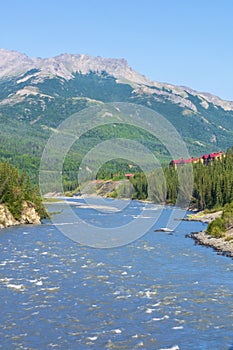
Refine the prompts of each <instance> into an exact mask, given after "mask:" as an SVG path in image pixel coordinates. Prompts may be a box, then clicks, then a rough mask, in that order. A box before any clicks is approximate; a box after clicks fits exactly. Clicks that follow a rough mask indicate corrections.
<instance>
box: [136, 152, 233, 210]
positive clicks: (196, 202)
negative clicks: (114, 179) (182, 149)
mask: <svg viewBox="0 0 233 350" xmlns="http://www.w3.org/2000/svg"><path fill="white" fill-rule="evenodd" d="M185 166H187V165H183V166H181V167H185ZM179 171H182V169H181V168H180V169H179ZM232 174H233V148H232V149H228V150H227V151H226V154H225V157H224V158H223V159H222V160H215V161H213V162H211V163H209V164H208V165H203V164H202V163H201V162H199V163H197V164H193V192H192V198H190V203H191V207H193V208H196V209H198V210H205V209H212V208H216V209H217V208H219V207H223V206H224V205H225V204H227V203H231V202H232V201H233V175H232ZM148 177H149V178H150V177H153V178H154V181H155V183H156V186H155V187H154V188H153V187H152V188H150V191H148V182H147V178H148ZM130 181H131V182H132V184H133V186H134V195H133V197H134V198H135V199H146V198H148V197H149V198H148V199H151V200H153V201H155V202H158V203H166V204H175V203H176V200H177V194H178V190H179V186H180V185H179V181H178V173H177V170H175V169H174V168H172V167H169V166H164V167H163V174H162V172H161V170H160V171H158V170H155V171H153V172H152V173H151V174H149V175H148V176H147V177H146V176H145V174H143V173H137V174H135V176H134V177H133V178H131V180H130ZM165 186H166V188H165ZM184 195H185V193H184Z"/></svg>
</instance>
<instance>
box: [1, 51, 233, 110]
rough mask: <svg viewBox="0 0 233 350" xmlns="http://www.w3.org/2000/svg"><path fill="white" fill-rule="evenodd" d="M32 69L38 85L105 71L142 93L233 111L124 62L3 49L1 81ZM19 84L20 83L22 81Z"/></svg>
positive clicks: (217, 99)
mask: <svg viewBox="0 0 233 350" xmlns="http://www.w3.org/2000/svg"><path fill="white" fill-rule="evenodd" d="M33 69H38V70H39V71H40V72H38V73H37V74H36V76H35V82H41V81H42V80H43V79H45V78H53V77H60V78H64V79H65V80H69V79H73V78H74V74H75V73H77V72H79V73H82V74H88V73H89V72H90V71H95V72H99V73H101V72H102V71H105V72H107V73H108V74H110V75H112V76H113V77H115V78H116V79H117V81H118V82H120V83H130V84H131V85H132V86H133V87H134V88H135V89H136V91H140V90H142V91H143V92H144V91H146V92H147V93H148V92H149V93H151V94H152V93H153V92H154V91H151V88H152V90H153V88H157V89H159V90H162V89H166V90H170V91H171V93H172V94H175V95H177V96H179V97H180V98H181V99H185V98H186V97H187V93H190V94H192V95H194V96H198V97H200V98H203V99H204V100H206V101H207V103H208V102H211V103H214V104H216V105H218V106H220V107H222V108H223V109H225V110H233V101H228V100H224V99H222V98H220V97H218V96H216V95H214V94H211V93H208V92H199V91H197V90H194V89H192V88H190V87H187V86H182V85H180V86H179V85H173V84H170V83H163V82H157V81H152V80H150V79H149V78H147V77H145V76H144V75H142V74H140V73H138V72H136V71H135V70H133V69H132V68H131V67H130V66H129V65H128V63H127V61H126V60H125V59H120V58H119V59H118V58H103V57H100V56H97V57H94V56H90V55H85V54H67V53H63V54H59V55H57V56H55V57H49V58H40V57H37V58H34V57H32V58H31V57H29V56H27V55H26V54H23V53H20V52H18V51H13V50H12V51H10V50H5V49H3V48H0V79H7V78H10V77H17V76H19V77H20V75H22V74H25V73H26V72H27V71H30V70H33ZM19 82H21V80H20V79H19ZM135 84H136V85H135ZM206 107H207V104H206ZM194 110H195V108H194Z"/></svg>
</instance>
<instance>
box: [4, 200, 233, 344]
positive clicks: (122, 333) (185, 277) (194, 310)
mask: <svg viewBox="0 0 233 350" xmlns="http://www.w3.org/2000/svg"><path fill="white" fill-rule="evenodd" d="M72 201H73V202H74V199H72ZM76 201H77V203H78V202H80V201H81V200H78V199H77V200H76ZM114 203H117V202H115V201H111V205H113V206H114ZM56 208H57V204H52V205H51V206H50V210H51V211H56ZM153 208H154V206H153V205H152V204H143V203H140V202H136V201H135V202H131V203H130V204H129V206H128V208H126V213H127V215H126V214H125V210H123V211H122V213H121V212H118V214H117V215H114V214H113V213H111V214H108V213H107V214H106V213H103V212H100V211H98V210H95V209H93V208H88V206H83V207H80V208H79V207H77V206H75V205H74V208H73V210H74V212H75V211H78V212H79V215H81V216H82V218H84V219H86V220H92V221H94V220H96V222H99V224H100V223H101V221H102V220H103V222H104V220H106V218H108V222H111V225H113V226H114V223H115V224H116V222H115V221H117V223H118V224H119V222H121V220H122V222H123V221H124V220H126V219H125V218H127V220H128V219H129V218H130V217H131V218H134V217H137V215H138V213H139V211H141V210H142V209H144V210H146V211H147V216H148V217H149V216H150V215H152V211H153ZM171 211H172V208H169V207H167V208H164V210H163V211H162V214H161V216H160V218H159V220H158V221H157V222H156V223H155V225H154V226H153V227H152V228H151V229H150V230H149V231H148V232H147V233H146V234H145V235H143V236H142V237H141V238H139V239H137V240H135V241H133V242H131V243H129V244H127V245H124V246H121V247H115V248H111V249H95V248H91V247H88V246H85V245H81V244H79V243H77V242H74V241H72V240H70V239H69V238H68V237H67V236H65V235H64V234H62V233H61V232H60V230H59V226H56V225H54V223H53V222H51V221H49V220H46V221H44V224H43V225H40V226H20V227H13V228H8V229H4V230H2V231H1V237H0V246H1V253H0V254H1V261H0V296H1V322H0V339H1V341H0V348H2V349H4V350H11V349H12V350H13V349H30V350H32V349H40V350H41V349H42V350H43V349H44V350H47V349H66V350H69V349H72V350H73V349H77V350H84V349H85V350H86V349H98V350H102V349H127V350H132V349H147V350H148V349H152V350H157V349H177V350H178V349H182V350H188V349H192V350H198V349H202V350H204V349H206V350H207V349H208V350H210V349H214V350H218V349H221V350H230V349H233V265H232V259H230V258H227V257H224V256H221V255H218V254H217V253H216V252H215V251H213V250H212V249H211V248H206V247H203V246H196V245H195V244H194V241H193V240H192V239H190V238H186V237H185V236H186V234H189V233H190V232H191V231H198V230H201V229H203V228H204V227H205V226H204V225H203V224H201V223H198V222H186V221H183V222H180V223H179V225H178V226H177V227H176V228H175V231H174V232H172V233H167V232H155V231H154V230H155V229H157V228H159V227H164V226H166V222H167V219H168V217H169V215H170V214H171ZM55 215H57V216H59V217H60V218H61V217H62V220H61V221H63V222H64V224H65V219H66V212H65V211H63V212H62V213H57V214H55ZM109 215H110V216H109ZM145 220H146V218H145Z"/></svg>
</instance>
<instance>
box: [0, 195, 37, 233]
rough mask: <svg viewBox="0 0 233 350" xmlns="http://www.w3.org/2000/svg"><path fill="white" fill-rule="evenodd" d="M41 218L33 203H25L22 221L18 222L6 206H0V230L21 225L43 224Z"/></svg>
mask: <svg viewBox="0 0 233 350" xmlns="http://www.w3.org/2000/svg"><path fill="white" fill-rule="evenodd" d="M40 220H41V219H40V216H39V214H38V213H37V211H36V209H35V206H34V205H33V203H31V202H29V201H24V202H23V205H22V213H21V216H20V219H18V220H16V219H15V218H14V217H13V215H12V214H11V212H10V211H9V209H8V208H7V206H6V205H5V204H0V229H2V228H5V227H9V226H15V225H20V224H34V225H38V224H40V223H41V221H40Z"/></svg>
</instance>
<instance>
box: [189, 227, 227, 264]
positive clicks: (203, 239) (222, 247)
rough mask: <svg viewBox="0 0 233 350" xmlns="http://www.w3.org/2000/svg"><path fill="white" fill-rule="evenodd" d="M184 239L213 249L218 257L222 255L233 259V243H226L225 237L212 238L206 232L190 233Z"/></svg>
mask: <svg viewBox="0 0 233 350" xmlns="http://www.w3.org/2000/svg"><path fill="white" fill-rule="evenodd" d="M186 237H189V238H192V239H193V240H194V241H195V244H198V245H202V246H205V247H206V248H212V249H214V250H215V251H216V252H217V253H218V255H224V256H227V257H230V258H232V259H233V241H231V242H229V241H227V240H226V237H223V238H214V237H212V236H210V235H208V234H207V233H206V231H200V232H192V233H191V234H188V235H187V236H186Z"/></svg>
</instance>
